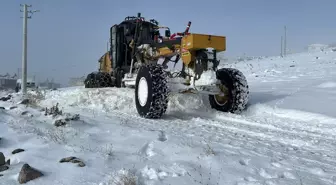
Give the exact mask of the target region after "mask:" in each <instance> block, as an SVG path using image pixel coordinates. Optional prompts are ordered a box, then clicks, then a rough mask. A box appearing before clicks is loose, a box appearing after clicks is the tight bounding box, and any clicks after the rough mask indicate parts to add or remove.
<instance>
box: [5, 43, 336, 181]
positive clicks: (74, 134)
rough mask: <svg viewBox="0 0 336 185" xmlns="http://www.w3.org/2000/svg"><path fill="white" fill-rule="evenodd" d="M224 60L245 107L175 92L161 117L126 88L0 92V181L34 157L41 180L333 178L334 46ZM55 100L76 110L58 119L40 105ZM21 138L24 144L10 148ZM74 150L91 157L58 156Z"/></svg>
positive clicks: (15, 173) (13, 177) (335, 152)
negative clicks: (146, 111)
mask: <svg viewBox="0 0 336 185" xmlns="http://www.w3.org/2000/svg"><path fill="white" fill-rule="evenodd" d="M222 65H223V66H224V67H235V68H238V69H240V70H242V71H243V72H244V74H245V75H246V77H247V79H248V82H249V86H250V91H251V97H250V101H249V106H248V108H247V109H246V111H244V112H243V113H242V114H241V115H234V114H229V113H221V112H216V111H214V110H212V109H210V108H209V105H208V102H207V97H206V96H205V97H201V96H199V95H176V96H173V97H172V98H171V101H170V104H169V108H168V112H167V113H166V115H165V116H164V117H163V118H162V119H161V120H148V119H142V118H140V117H139V116H138V115H137V112H136V109H135V106H134V105H135V103H134V100H133V99H134V98H133V97H134V93H133V91H132V90H129V89H114V88H106V89H84V88H82V87H76V88H75V87H73V88H66V89H59V90H56V91H47V92H45V94H43V95H36V97H37V98H36V99H37V100H40V101H37V102H36V103H34V105H36V107H32V106H29V107H26V106H25V105H17V102H18V101H19V97H18V95H15V94H13V95H14V98H12V99H11V100H9V101H7V102H1V101H0V106H3V107H5V108H6V109H5V110H0V137H1V140H0V152H3V153H4V155H5V157H6V160H7V159H10V161H11V164H10V166H9V169H8V170H6V171H3V172H0V174H3V176H0V184H6V185H12V184H18V182H17V178H18V174H19V171H20V169H21V167H22V165H23V164H24V163H28V164H29V165H31V166H32V167H34V168H36V169H38V170H39V171H41V172H42V173H43V174H44V176H43V177H40V178H38V179H35V180H33V181H29V183H28V184H38V185H46V184H50V185H63V184H64V185H68V184H69V185H94V184H95V185H109V184H116V185H117V184H118V185H119V184H125V185H128V184H132V183H120V182H121V181H127V180H128V181H132V178H134V179H136V182H137V184H139V185H140V184H141V185H154V184H155V185H169V184H172V185H175V184H176V185H182V184H186V185H187V184H188V185H190V184H204V185H205V184H211V185H215V184H220V185H265V184H266V185H280V184H281V185H320V184H321V185H322V184H323V185H324V184H326V185H329V184H330V185H335V184H336V108H335V105H336V52H333V51H332V50H331V49H326V50H325V51H323V52H321V51H314V52H305V53H299V54H293V55H289V56H287V57H286V58H280V57H269V58H265V59H256V60H250V61H247V62H240V63H236V64H233V63H232V64H229V65H225V64H222ZM7 94H8V93H6V92H2V95H3V96H6V95H7ZM0 97H1V96H0ZM56 103H59V106H60V108H61V109H62V111H63V113H70V114H71V115H75V114H79V115H80V119H79V120H77V121H69V122H68V124H67V125H65V126H59V127H56V126H54V125H53V124H54V120H55V119H56V118H52V117H51V116H45V115H44V111H41V108H44V107H48V108H50V107H52V106H53V105H56ZM14 105H15V106H17V108H12V109H10V107H12V106H14ZM24 111H28V112H25V113H24V114H23V115H22V113H23V112H24ZM17 148H22V149H24V150H25V151H24V152H21V153H17V154H11V152H12V151H13V150H14V149H17ZM69 156H75V157H78V158H80V159H81V160H82V161H83V162H84V163H85V166H84V167H79V166H77V164H73V163H59V160H60V159H62V158H64V157H69ZM125 179H126V180H125Z"/></svg>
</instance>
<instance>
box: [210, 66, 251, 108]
mask: <svg viewBox="0 0 336 185" xmlns="http://www.w3.org/2000/svg"><path fill="white" fill-rule="evenodd" d="M216 76H217V79H218V80H220V81H221V85H219V87H220V89H221V91H222V92H223V95H209V101H210V105H211V107H212V108H214V109H216V110H219V111H223V112H231V113H240V112H242V111H243V110H244V109H245V107H246V104H247V102H248V98H249V89H248V84H247V80H246V78H245V76H244V75H243V73H242V72H240V71H239V70H237V69H233V68H222V69H219V70H218V71H217V72H216Z"/></svg>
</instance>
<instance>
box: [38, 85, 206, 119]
mask: <svg viewBox="0 0 336 185" xmlns="http://www.w3.org/2000/svg"><path fill="white" fill-rule="evenodd" d="M134 98H135V97H134V89H130V88H101V89H85V88H83V87H76V88H64V89H59V90H56V91H48V92H47V93H46V95H45V98H44V100H43V101H41V106H46V107H50V106H52V105H55V104H56V103H59V104H60V106H61V107H64V108H65V109H67V108H80V109H85V110H94V111H102V112H105V113H107V112H112V111H121V112H124V113H130V114H137V111H136V107H135V99H134ZM186 110H202V111H206V110H210V106H209V104H208V96H204V95H195V94H174V95H171V96H170V99H169V104H168V110H167V113H168V114H169V112H175V111H176V112H180V111H186Z"/></svg>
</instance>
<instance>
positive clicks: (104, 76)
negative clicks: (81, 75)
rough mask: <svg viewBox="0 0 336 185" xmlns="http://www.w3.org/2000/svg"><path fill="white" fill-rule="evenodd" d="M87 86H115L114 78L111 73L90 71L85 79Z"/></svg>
mask: <svg viewBox="0 0 336 185" xmlns="http://www.w3.org/2000/svg"><path fill="white" fill-rule="evenodd" d="M84 84H85V88H102V87H113V83H112V78H111V75H110V74H109V73H103V72H98V73H90V74H89V75H88V76H87V77H86V79H85V81H84Z"/></svg>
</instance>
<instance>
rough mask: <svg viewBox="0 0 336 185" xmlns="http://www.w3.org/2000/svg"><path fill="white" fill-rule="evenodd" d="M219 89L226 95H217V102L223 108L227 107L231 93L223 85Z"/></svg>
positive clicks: (215, 97)
mask: <svg viewBox="0 0 336 185" xmlns="http://www.w3.org/2000/svg"><path fill="white" fill-rule="evenodd" d="M219 89H220V90H221V92H222V93H223V94H224V95H221V94H216V95H215V96H214V99H215V102H216V103H217V104H218V105H219V106H223V105H225V104H226V103H227V102H228V101H229V91H228V89H227V88H226V87H224V86H223V85H219Z"/></svg>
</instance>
